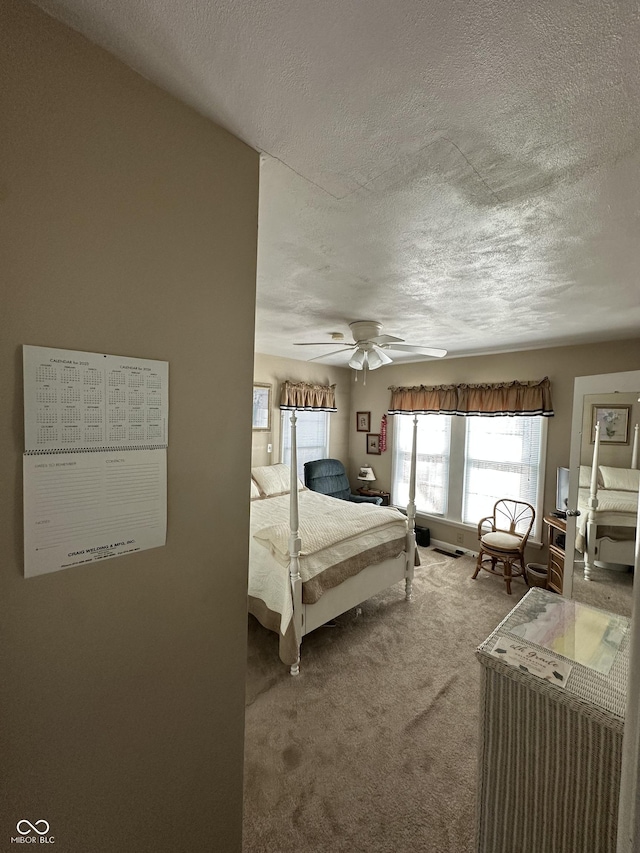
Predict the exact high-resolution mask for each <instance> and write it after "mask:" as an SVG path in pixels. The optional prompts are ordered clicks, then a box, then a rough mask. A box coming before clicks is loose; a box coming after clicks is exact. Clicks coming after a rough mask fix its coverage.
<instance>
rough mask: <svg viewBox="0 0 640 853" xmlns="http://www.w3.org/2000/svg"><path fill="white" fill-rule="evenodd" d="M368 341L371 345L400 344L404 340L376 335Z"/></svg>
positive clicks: (391, 336)
mask: <svg viewBox="0 0 640 853" xmlns="http://www.w3.org/2000/svg"><path fill="white" fill-rule="evenodd" d="M369 340H370V342H371V343H372V344H395V343H398V344H400V343H402V342H403V341H404V338H394V336H393V335H378V337H377V338H369Z"/></svg>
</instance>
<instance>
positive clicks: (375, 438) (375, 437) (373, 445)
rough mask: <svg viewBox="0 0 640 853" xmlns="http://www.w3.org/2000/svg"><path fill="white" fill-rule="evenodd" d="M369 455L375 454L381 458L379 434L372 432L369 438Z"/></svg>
mask: <svg viewBox="0 0 640 853" xmlns="http://www.w3.org/2000/svg"><path fill="white" fill-rule="evenodd" d="M367 453H373V454H374V456H380V433H379V432H370V433H369V435H368V436H367Z"/></svg>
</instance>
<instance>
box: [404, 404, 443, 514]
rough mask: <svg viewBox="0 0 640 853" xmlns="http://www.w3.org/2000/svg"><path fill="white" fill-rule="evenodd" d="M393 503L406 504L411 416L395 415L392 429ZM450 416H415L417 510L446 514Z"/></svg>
mask: <svg viewBox="0 0 640 853" xmlns="http://www.w3.org/2000/svg"><path fill="white" fill-rule="evenodd" d="M393 437H394V442H393V474H392V477H393V502H394V503H395V504H398V506H403V507H404V506H406V505H407V503H408V502H409V474H410V469H411V450H412V446H413V415H396V416H395V418H394V429H393ZM450 443H451V416H450V415H419V416H418V455H417V460H416V509H417V510H418V511H419V512H423V513H427V514H429V515H446V514H447V498H448V486H449V449H450Z"/></svg>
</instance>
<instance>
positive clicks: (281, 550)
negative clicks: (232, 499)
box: [253, 504, 405, 566]
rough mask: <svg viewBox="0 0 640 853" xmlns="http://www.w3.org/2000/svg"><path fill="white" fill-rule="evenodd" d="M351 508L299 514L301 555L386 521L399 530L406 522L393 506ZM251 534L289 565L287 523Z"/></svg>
mask: <svg viewBox="0 0 640 853" xmlns="http://www.w3.org/2000/svg"><path fill="white" fill-rule="evenodd" d="M349 509H353V511H352V512H348V513H346V512H344V510H343V509H338V510H337V511H335V512H333V513H332V514H326V515H324V516H319V517H318V516H315V517H313V516H312V517H308V518H300V523H299V528H298V534H299V536H300V539H301V540H302V548H301V551H300V557H305V556H307V555H309V554H317V553H318V551H322V550H323V549H324V548H331V547H332V546H333V545H337V544H338V543H339V542H345V541H347V540H349V539H353V538H354V537H356V536H359V535H360V534H362V533H366V532H367V531H369V530H373V529H378V530H382V529H385V528H386V527H387V525H390V524H391V525H394V526H395V528H396V530H398V531H399V533H400V534H402V533H403V532H404V530H403V529H400V528H399V527H398V525H402V527H404V525H405V519H404V517H403V516H401V515H400V513H398V512H397V511H396V510H393V509H391V510H389V509H385V508H384V507H376V508H375V510H374V511H373V512H372V511H371V510H370V509H369V510H368V511H366V510H362V504H351V505H349ZM253 535H254V537H255V538H256V539H257V540H258V541H259V542H261V543H262V544H263V545H265V546H267V547H268V548H269V549H270V551H271V553H272V554H273V556H274V557H275V558H276V559H277V560H278V561H279V562H281V563H282V564H283V565H287V566H288V565H289V536H290V530H289V524H288V523H285V522H279V523H278V524H272V525H271V526H269V527H263V528H262V529H261V530H258V531H257V532H256V533H254V534H253Z"/></svg>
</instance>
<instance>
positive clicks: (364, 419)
mask: <svg viewBox="0 0 640 853" xmlns="http://www.w3.org/2000/svg"><path fill="white" fill-rule="evenodd" d="M356 429H357V430H358V432H369V430H370V429H371V412H356Z"/></svg>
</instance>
